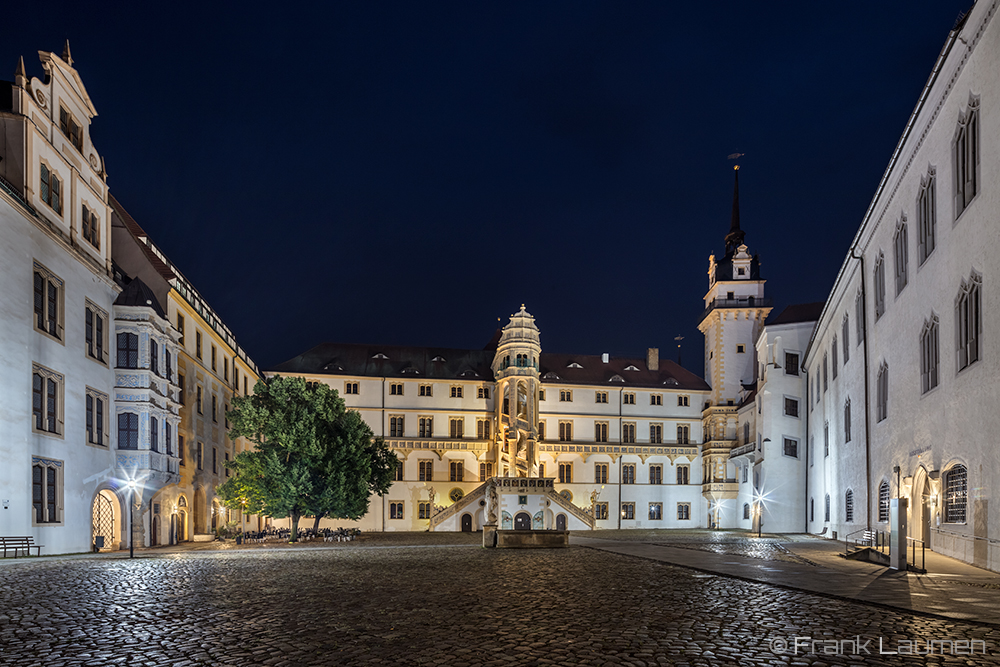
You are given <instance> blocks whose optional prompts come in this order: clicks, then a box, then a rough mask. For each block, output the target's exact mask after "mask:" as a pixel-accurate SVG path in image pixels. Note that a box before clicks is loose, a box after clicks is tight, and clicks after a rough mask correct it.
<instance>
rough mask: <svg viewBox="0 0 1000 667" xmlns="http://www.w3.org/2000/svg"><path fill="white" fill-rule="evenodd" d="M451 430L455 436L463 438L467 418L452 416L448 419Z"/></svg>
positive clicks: (452, 435)
mask: <svg viewBox="0 0 1000 667" xmlns="http://www.w3.org/2000/svg"><path fill="white" fill-rule="evenodd" d="M448 426H449V432H450V433H451V437H453V438H461V437H463V436H464V435H465V418H463V417H452V418H451V419H449V420H448Z"/></svg>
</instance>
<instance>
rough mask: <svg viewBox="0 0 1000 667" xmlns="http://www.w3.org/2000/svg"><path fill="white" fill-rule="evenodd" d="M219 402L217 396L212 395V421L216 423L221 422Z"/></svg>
mask: <svg viewBox="0 0 1000 667" xmlns="http://www.w3.org/2000/svg"><path fill="white" fill-rule="evenodd" d="M218 400H219V399H217V398H216V396H215V394H212V421H214V422H217V421H219V416H218V407H219V403H218Z"/></svg>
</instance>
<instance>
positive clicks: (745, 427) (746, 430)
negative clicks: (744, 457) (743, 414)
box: [742, 422, 750, 445]
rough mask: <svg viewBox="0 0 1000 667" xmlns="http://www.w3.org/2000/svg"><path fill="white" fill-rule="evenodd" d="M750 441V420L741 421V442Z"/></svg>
mask: <svg viewBox="0 0 1000 667" xmlns="http://www.w3.org/2000/svg"><path fill="white" fill-rule="evenodd" d="M749 442H750V422H743V443H742V444H744V445H745V444H747V443H749Z"/></svg>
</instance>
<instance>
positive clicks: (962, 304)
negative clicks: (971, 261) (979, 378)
mask: <svg viewBox="0 0 1000 667" xmlns="http://www.w3.org/2000/svg"><path fill="white" fill-rule="evenodd" d="M982 282H983V281H982V277H980V276H979V275H978V274H975V273H973V274H972V277H971V278H970V279H969V281H968V282H966V281H964V280H963V281H962V288H961V290H959V293H958V298H957V299H956V303H955V317H956V319H957V326H956V328H957V333H958V337H957V339H958V340H957V342H958V370H962V369H964V368H968V367H969V366H970V365H972V364H974V363H975V362H977V361H979V332H980V330H981V329H980V327H981V326H982V320H981V318H980V310H979V305H980V297H979V294H980V291H981V290H980V288H981V287H982Z"/></svg>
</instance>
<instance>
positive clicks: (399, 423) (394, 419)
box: [389, 415, 405, 438]
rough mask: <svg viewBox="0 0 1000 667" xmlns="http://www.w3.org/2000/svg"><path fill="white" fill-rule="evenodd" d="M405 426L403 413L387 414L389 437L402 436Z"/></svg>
mask: <svg viewBox="0 0 1000 667" xmlns="http://www.w3.org/2000/svg"><path fill="white" fill-rule="evenodd" d="M404 426H405V419H404V418H403V415H390V416H389V437H390V438H402V437H403V432H404Z"/></svg>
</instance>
